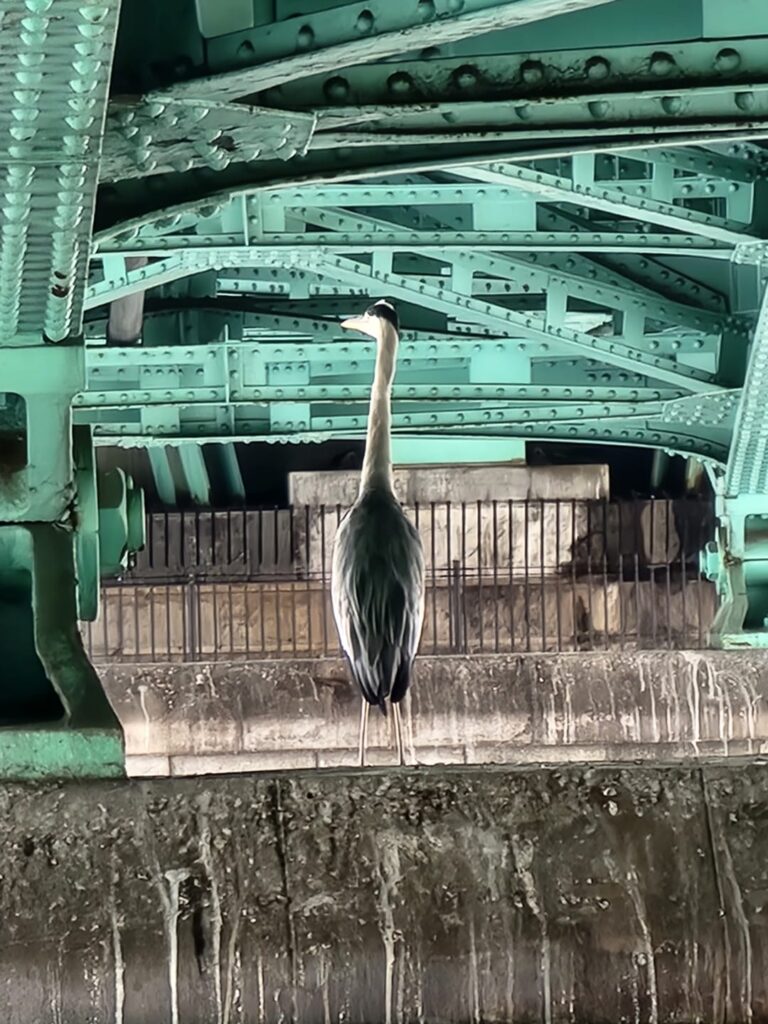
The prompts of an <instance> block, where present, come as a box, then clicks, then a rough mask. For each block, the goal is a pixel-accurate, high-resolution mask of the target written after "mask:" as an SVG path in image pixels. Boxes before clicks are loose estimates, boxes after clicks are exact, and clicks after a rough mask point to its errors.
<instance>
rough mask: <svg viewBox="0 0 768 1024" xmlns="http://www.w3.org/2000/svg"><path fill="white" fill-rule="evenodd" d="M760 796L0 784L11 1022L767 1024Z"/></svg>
mask: <svg viewBox="0 0 768 1024" xmlns="http://www.w3.org/2000/svg"><path fill="white" fill-rule="evenodd" d="M767 801H768V778H767V777H766V774H765V768H764V767H763V766H761V765H751V766H750V765H745V764H740V763H738V762H736V763H734V764H732V765H730V766H722V767H710V768H705V769H699V768H695V767H685V766H678V767H672V768H655V769H651V768H645V767H642V768H641V767H635V768H627V767H625V768H600V769H583V768H578V767H570V768H564V769H562V770H557V771H542V770H529V771H525V770H519V769H518V770H509V769H507V770H495V771H494V770H484V771H482V772H477V771H473V770H456V769H454V770H450V771H441V772H440V773H439V774H438V773H434V772H430V771H412V770H403V771H397V772H394V773H388V774H387V775H382V774H380V773H378V772H376V771H369V772H367V773H365V774H360V773H327V774H322V775H318V774H316V773H313V774H307V775H294V776H292V777H282V778H274V777H272V778H270V777H261V778H222V779H217V780H210V779H209V780H206V779H197V780H184V781H180V780H176V781H173V782H169V781H163V782H159V781H157V782H151V783H143V784H136V783H120V784H107V783H104V784H90V783H89V784H81V785H67V786H47V787H45V786H30V787H22V786H12V785H6V786H4V787H2V789H0V807H1V808H2V813H0V856H2V861H3V871H2V874H3V878H2V884H0V978H1V979H2V982H3V988H4V990H5V992H7V993H13V998H12V999H9V1001H8V1002H6V1004H5V1007H4V1010H3V1019H4V1021H6V1022H7V1024H39V1022H40V1021H42V1020H52V1021H57V1022H58V1021H61V1022H62V1024H74V1022H75V1021H77V1022H83V1021H86V1020H88V1021H99V1022H101V1021H113V1020H114V1021H119V1022H123V1024H144V1022H148V1021H171V1022H173V1024H179V1022H182V1021H183V1022H184V1024H210V1022H211V1021H218V1022H227V1024H244V1022H246V1021H264V1022H270V1024H272V1022H274V1024H277V1022H278V1021H285V1022H287V1021H296V1022H302V1024H305V1022H306V1024H309V1022H313V1024H314V1022H318V1024H319V1022H327V1021H331V1020H333V1021H335V1020H338V1021H341V1020H344V1021H381V1022H384V1021H386V1022H387V1024H390V1022H392V1021H395V1020H397V1021H403V1022H414V1024H415V1022H416V1021H441V1022H443V1021H444V1022H453V1021H462V1022H463V1021H469V1020H473V1021H480V1020H482V1021H498V1022H502V1021H504V1022H508V1021H519V1022H523V1021H525V1022H528V1021H547V1022H560V1021H569V1022H573V1021H576V1022H581V1021H584V1022H586V1021H590V1022H595V1021H621V1020H629V1021H643V1022H645V1021H654V1022H656V1021H673V1020H674V1021H693V1020H705V1021H723V1020H728V1021H747V1020H752V1021H755V1022H761V1021H764V1020H766V1019H768V941H767V940H768V935H767V934H766V914H765V910H764V904H765V894H766V891H768V866H767V865H766V861H765V857H764V855H763V851H764V850H765V844H766V840H767V839H768V835H767V834H766V832H767V830H768V818H766V815H765V807H766V802H767Z"/></svg>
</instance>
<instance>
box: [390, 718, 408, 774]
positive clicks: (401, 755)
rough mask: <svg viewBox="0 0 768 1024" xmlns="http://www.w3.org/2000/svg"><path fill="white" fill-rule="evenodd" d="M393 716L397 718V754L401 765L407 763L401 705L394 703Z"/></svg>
mask: <svg viewBox="0 0 768 1024" xmlns="http://www.w3.org/2000/svg"><path fill="white" fill-rule="evenodd" d="M392 716H393V718H394V720H395V739H396V740H397V756H398V759H399V761H400V764H401V765H404V764H405V747H404V746H403V720H402V718H401V717H400V705H399V704H393V705H392Z"/></svg>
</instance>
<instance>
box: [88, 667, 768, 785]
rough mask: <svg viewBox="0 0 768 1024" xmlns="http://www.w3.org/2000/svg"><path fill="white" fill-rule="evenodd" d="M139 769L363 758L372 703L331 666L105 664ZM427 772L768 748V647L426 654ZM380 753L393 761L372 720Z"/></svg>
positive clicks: (411, 735)
mask: <svg viewBox="0 0 768 1024" xmlns="http://www.w3.org/2000/svg"><path fill="white" fill-rule="evenodd" d="M101 673H102V678H103V680H104V684H105V686H106V688H107V692H108V694H109V697H110V699H111V701H112V703H113V705H114V707H115V709H116V711H117V713H118V715H119V717H120V719H121V721H122V723H123V725H124V728H125V733H126V749H127V754H128V770H129V772H130V773H131V774H134V775H142V776H149V775H198V774H209V773H218V772H237V771H247V772H253V771H274V770H288V769H305V768H329V767H351V766H353V765H355V764H356V763H357V742H358V725H359V712H360V697H359V695H358V693H357V692H356V690H355V689H354V687H353V686H352V684H351V683H350V682H349V679H348V673H347V670H346V667H345V665H344V663H343V662H341V661H337V660H333V659H316V660H295V661H294V660H290V659H280V660H274V661H259V662H254V663H251V664H248V663H244V662H234V663H226V662H213V663H203V664H199V663H198V664H179V663H177V664H172V665H131V664H112V665H109V666H103V667H102V668H101ZM404 720H405V726H406V746H407V754H408V759H409V760H410V761H411V762H414V763H418V764H420V765H428V764H444V765H466V764H474V765H488V764H498V765H523V764H533V765H535V764H542V763H544V764H562V763H567V762H570V763H579V762H583V763H589V764H592V765H594V764H601V763H603V764H605V763H614V764H615V763H632V762H635V761H641V762H645V763H651V764H652V763H655V762H658V761H664V760H667V761H670V760H673V761H679V760H686V759H702V758H703V759H707V758H712V757H715V758H721V757H728V756H740V755H760V754H762V753H764V752H766V751H768V658H767V657H766V655H765V654H764V653H762V652H760V651H751V652H750V651H744V652H735V651H733V652H730V651H729V652H718V651H697V652H692V651H691V652H688V651H681V652H670V651H622V652H618V651H617V652H611V651H605V652H595V653H590V654H587V653H581V654H550V655H535V654H528V655H485V656H482V655H475V656H472V657H458V656H450V657H429V656H422V657H420V658H419V659H418V661H417V672H416V679H415V681H414V685H413V688H412V691H411V695H410V697H409V698H408V700H407V701H406V703H405V705H404ZM369 756H370V759H371V762H372V763H373V764H378V765H392V764H393V763H394V761H395V752H394V749H393V737H392V735H391V732H390V722H389V721H388V720H385V719H383V718H382V717H381V716H380V715H379V714H372V715H371V717H370V727H369Z"/></svg>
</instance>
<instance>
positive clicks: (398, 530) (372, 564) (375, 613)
mask: <svg viewBox="0 0 768 1024" xmlns="http://www.w3.org/2000/svg"><path fill="white" fill-rule="evenodd" d="M341 326H342V327H343V328H344V329H345V330H348V331H360V332H361V333H362V334H367V335H368V336H369V337H371V338H373V339H374V340H375V341H376V369H375V371H374V376H373V387H372V389H371V401H370V407H369V410H368V429H367V433H366V443H365V456H364V459H363V469H362V475H361V479H360V492H359V494H358V497H357V500H356V501H355V503H354V505H353V506H352V507H351V508H350V509H349V511H348V512H347V513H346V515H345V516H344V518H343V519H342V521H341V522H340V524H339V527H338V530H337V532H336V537H335V540H334V545H333V567H332V571H331V595H332V599H333V615H334V619H335V620H336V628H337V630H338V633H339V639H340V641H341V646H342V648H343V649H344V653H345V654H346V656H347V660H348V661H349V665H350V668H351V671H352V676H353V679H354V681H355V682H356V683H357V685H358V686H359V687H360V691H361V693H362V697H363V702H362V706H361V713H360V739H359V752H360V764H361V765H364V764H365V745H366V739H367V730H368V712H369V710H370V708H371V705H376V706H377V707H379V708H380V710H381V712H382V714H384V715H386V714H387V701H389V702H390V703H391V704H392V716H393V720H394V726H395V737H396V740H397V751H398V756H399V759H400V764H405V754H404V745H403V725H402V718H401V715H400V707H399V705H400V701H402V699H403V697H404V696H405V694H406V692H407V691H408V687H409V684H410V681H411V669H412V667H413V661H414V658H415V657H416V652H417V650H418V646H419V641H420V639H421V627H422V623H423V621H424V550H423V547H422V543H421V537H420V536H419V531H418V530H417V529H416V527H415V526H414V525H413V524H412V523H411V522H410V520H409V519H408V518H407V516H406V515H405V512H404V511H403V509H402V507H401V505H400V502H399V501H398V500H397V498H396V497H395V492H394V488H393V484H392V456H391V447H390V431H391V416H390V396H391V391H392V379H393V377H394V374H395V361H396V358H397V345H398V331H399V324H398V317H397V312H396V310H395V308H394V306H393V305H392V304H391V303H389V302H387V301H386V300H384V299H381V300H379V301H378V302H376V303H374V304H373V305H372V306H370V307H369V308H368V309H367V310H366V311H365V313H363V315H362V316H356V317H351V318H349V319H347V320H343V321H342V323H341Z"/></svg>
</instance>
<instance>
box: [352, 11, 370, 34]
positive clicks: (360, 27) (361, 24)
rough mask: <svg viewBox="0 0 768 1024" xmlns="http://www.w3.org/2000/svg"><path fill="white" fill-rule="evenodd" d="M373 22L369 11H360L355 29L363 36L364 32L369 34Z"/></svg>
mask: <svg viewBox="0 0 768 1024" xmlns="http://www.w3.org/2000/svg"><path fill="white" fill-rule="evenodd" d="M373 21H374V18H373V14H372V13H371V11H360V13H359V14H358V16H357V21H356V22H355V28H356V29H357V31H358V32H360V33H361V34H363V35H364V34H365V33H366V32H370V31H371V29H372V28H373Z"/></svg>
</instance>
